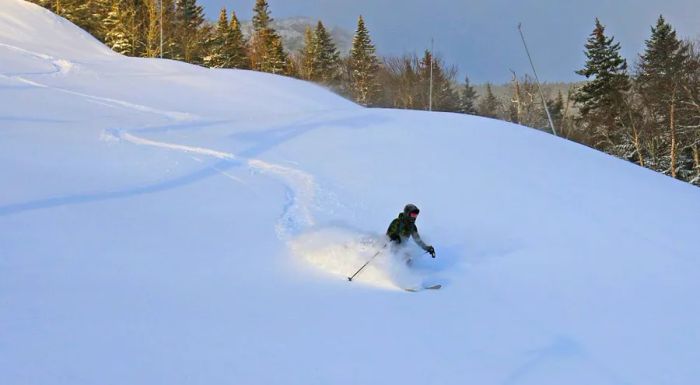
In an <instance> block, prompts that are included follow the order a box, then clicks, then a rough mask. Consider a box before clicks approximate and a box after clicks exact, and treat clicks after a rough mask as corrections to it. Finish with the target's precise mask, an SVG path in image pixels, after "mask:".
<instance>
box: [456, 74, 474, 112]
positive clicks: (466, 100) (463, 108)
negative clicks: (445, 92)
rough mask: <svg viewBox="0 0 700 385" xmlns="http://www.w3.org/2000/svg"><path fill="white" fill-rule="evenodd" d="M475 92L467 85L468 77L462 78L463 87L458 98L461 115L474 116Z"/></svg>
mask: <svg viewBox="0 0 700 385" xmlns="http://www.w3.org/2000/svg"><path fill="white" fill-rule="evenodd" d="M476 98H477V94H476V90H475V89H474V87H472V85H471V84H469V77H468V76H466V77H465V78H464V87H463V88H462V92H461V94H460V98H459V112H461V113H463V114H470V115H476V114H477V111H476Z"/></svg>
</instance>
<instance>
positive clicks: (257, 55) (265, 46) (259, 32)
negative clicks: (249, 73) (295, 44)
mask: <svg viewBox="0 0 700 385" xmlns="http://www.w3.org/2000/svg"><path fill="white" fill-rule="evenodd" d="M253 13H254V14H253V37H252V39H251V44H250V61H251V67H252V69H254V70H257V71H263V72H270V73H284V72H285V71H286V70H287V54H286V53H285V52H284V48H283V46H282V38H281V37H280V36H279V35H278V34H277V32H276V31H275V30H274V29H273V28H272V26H271V23H272V21H273V19H272V17H271V16H270V11H269V9H268V5H267V1H266V0H256V2H255V8H254V9H253Z"/></svg>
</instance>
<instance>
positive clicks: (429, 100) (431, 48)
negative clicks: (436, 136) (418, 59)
mask: <svg viewBox="0 0 700 385" xmlns="http://www.w3.org/2000/svg"><path fill="white" fill-rule="evenodd" d="M434 45H435V42H434V40H433V38H432V37H431V38H430V92H429V94H428V111H432V110H433V57H434V54H433V48H434Z"/></svg>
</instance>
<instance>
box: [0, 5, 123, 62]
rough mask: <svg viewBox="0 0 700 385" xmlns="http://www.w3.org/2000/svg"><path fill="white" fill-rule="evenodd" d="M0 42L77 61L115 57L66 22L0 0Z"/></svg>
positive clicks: (35, 8)
mask: <svg viewBox="0 0 700 385" xmlns="http://www.w3.org/2000/svg"><path fill="white" fill-rule="evenodd" d="M0 26H1V28H0V43H4V44H6V45H11V46H16V47H23V48H25V49H27V50H31V51H35V52H41V53H42V54H44V55H50V56H55V57H68V58H70V59H75V60H81V59H88V58H105V57H119V56H120V55H118V54H116V53H115V52H113V51H112V50H111V49H109V48H107V47H106V46H104V45H103V44H102V43H100V42H99V41H98V40H97V39H95V38H94V37H93V36H92V35H90V34H89V33H87V32H85V31H84V30H82V29H80V28H79V27H77V26H76V25H74V24H73V23H71V22H70V21H68V20H66V19H64V18H62V17H58V16H56V15H55V14H53V13H52V12H50V11H48V10H46V9H44V8H42V7H40V6H38V5H36V4H32V3H30V2H28V1H20V0H2V5H0Z"/></svg>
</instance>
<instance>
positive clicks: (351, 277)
mask: <svg viewBox="0 0 700 385" xmlns="http://www.w3.org/2000/svg"><path fill="white" fill-rule="evenodd" d="M388 244H389V242H387V243H385V244H384V246H382V248H381V249H379V251H377V252H376V253H375V254H374V255H373V256H372V258H370V259H369V261H367V262H365V264H364V265H362V267H361V268H360V269H359V270H357V271H356V272H355V274H353V275H352V276H350V277H348V281H350V282H352V279H353V278H355V276H356V275H358V274H360V272H361V271H362V269H364V268H365V266H367V265H369V263H370V262H372V260H373V259H374V258H376V257H377V255H379V254H381V252H382V251H384V249H385V248H386V246H387V245H388Z"/></svg>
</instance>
